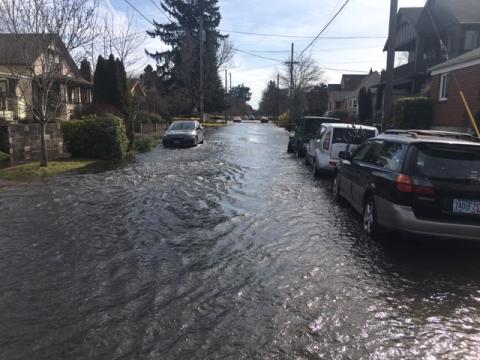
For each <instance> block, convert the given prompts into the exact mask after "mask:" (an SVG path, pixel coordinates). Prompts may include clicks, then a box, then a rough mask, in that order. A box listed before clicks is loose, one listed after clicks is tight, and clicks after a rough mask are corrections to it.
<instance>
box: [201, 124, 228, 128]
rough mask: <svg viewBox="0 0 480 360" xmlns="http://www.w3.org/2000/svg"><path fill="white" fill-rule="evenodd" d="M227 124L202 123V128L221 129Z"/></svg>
mask: <svg viewBox="0 0 480 360" xmlns="http://www.w3.org/2000/svg"><path fill="white" fill-rule="evenodd" d="M226 125H227V124H225V123H202V126H204V127H212V128H215V127H222V126H226Z"/></svg>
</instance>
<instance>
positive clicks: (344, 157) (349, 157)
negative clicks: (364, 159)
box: [338, 151, 352, 160]
mask: <svg viewBox="0 0 480 360" xmlns="http://www.w3.org/2000/svg"><path fill="white" fill-rule="evenodd" d="M338 157H339V158H340V159H342V160H352V154H351V153H350V152H348V151H340V153H339V154H338Z"/></svg>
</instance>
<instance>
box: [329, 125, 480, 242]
mask: <svg viewBox="0 0 480 360" xmlns="http://www.w3.org/2000/svg"><path fill="white" fill-rule="evenodd" d="M340 157H341V158H342V159H343V160H342V161H341V162H340V163H339V165H338V166H337V168H336V173H335V177H334V181H333V195H334V197H336V198H340V197H342V198H345V199H346V200H347V201H348V202H349V203H350V204H352V206H353V207H354V208H355V210H357V211H358V212H359V213H361V214H362V215H363V228H364V230H365V232H366V233H368V234H370V235H371V236H376V235H377V234H378V233H379V232H380V231H381V230H382V229H387V230H393V231H399V232H407V233H412V234H419V235H429V236H436V237H445V238H460V239H471V240H480V142H479V140H478V139H474V138H472V137H471V136H469V135H466V134H457V133H447V132H431V131H417V130H413V131H387V132H386V133H384V134H382V135H380V136H378V137H376V138H374V139H370V140H368V141H367V142H365V143H364V144H362V145H361V146H360V147H359V148H358V149H357V151H355V152H354V153H353V154H351V153H348V152H342V153H340Z"/></svg>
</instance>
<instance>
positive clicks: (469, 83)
mask: <svg viewBox="0 0 480 360" xmlns="http://www.w3.org/2000/svg"><path fill="white" fill-rule="evenodd" d="M455 75H456V77H457V79H458V81H459V83H460V86H461V88H462V90H463V92H464V93H465V96H466V98H467V101H468V103H469V105H470V107H471V109H472V112H473V115H474V116H476V115H477V114H479V113H480V65H476V66H471V67H469V68H465V69H460V70H456V71H455ZM439 93H440V75H435V76H433V77H432V99H433V123H432V127H434V128H438V129H448V130H460V131H470V132H471V131H473V129H472V125H471V123H470V120H469V118H468V115H467V112H466V110H465V107H464V106H463V103H462V99H461V97H460V93H459V92H458V88H457V85H456V84H455V81H454V79H453V77H452V75H450V77H449V84H448V100H446V101H440V100H439Z"/></svg>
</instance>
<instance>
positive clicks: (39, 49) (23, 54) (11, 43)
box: [0, 33, 81, 77]
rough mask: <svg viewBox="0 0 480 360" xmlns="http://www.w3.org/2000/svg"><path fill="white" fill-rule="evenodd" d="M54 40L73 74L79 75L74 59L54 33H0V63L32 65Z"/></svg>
mask: <svg viewBox="0 0 480 360" xmlns="http://www.w3.org/2000/svg"><path fill="white" fill-rule="evenodd" d="M52 42H55V43H56V45H57V46H58V48H59V49H60V50H61V51H62V53H63V56H64V60H65V61H67V62H68V63H69V65H70V68H71V70H72V71H73V75H75V77H81V75H80V70H79V69H78V67H77V65H76V64H75V61H74V60H73V59H72V57H71V55H70V53H69V52H68V50H67V48H66V47H65V44H64V43H63V41H62V40H61V39H60V37H59V36H58V35H55V34H10V33H8V34H7V33H0V65H25V66H30V65H32V64H33V63H34V62H35V61H36V60H37V59H38V57H39V56H40V55H41V54H42V53H44V52H45V50H46V49H48V47H49V46H50V45H51V44H52Z"/></svg>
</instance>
